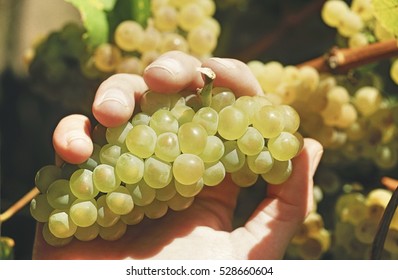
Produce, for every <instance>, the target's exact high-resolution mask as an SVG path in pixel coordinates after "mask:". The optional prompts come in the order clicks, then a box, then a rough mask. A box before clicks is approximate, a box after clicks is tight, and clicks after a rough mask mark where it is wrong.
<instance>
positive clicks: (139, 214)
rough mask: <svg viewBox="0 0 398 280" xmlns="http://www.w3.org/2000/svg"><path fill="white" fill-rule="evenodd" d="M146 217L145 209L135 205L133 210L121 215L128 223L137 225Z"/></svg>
mask: <svg viewBox="0 0 398 280" xmlns="http://www.w3.org/2000/svg"><path fill="white" fill-rule="evenodd" d="M144 217H145V214H144V209H143V208H142V207H141V206H138V205H135V206H134V208H133V210H131V211H130V212H129V213H127V214H126V215H121V216H120V219H121V220H122V221H123V222H124V223H125V224H126V225H136V224H139V223H140V222H141V221H142V220H143V219H144Z"/></svg>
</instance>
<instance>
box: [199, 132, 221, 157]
mask: <svg viewBox="0 0 398 280" xmlns="http://www.w3.org/2000/svg"><path fill="white" fill-rule="evenodd" d="M224 151H225V148H224V143H223V142H222V140H221V139H220V138H219V137H217V136H214V135H210V136H208V137H207V141H206V146H205V148H204V150H203V152H202V153H200V154H199V157H200V158H201V159H202V160H203V162H205V163H209V162H216V161H218V160H220V159H221V157H222V156H223V155H224Z"/></svg>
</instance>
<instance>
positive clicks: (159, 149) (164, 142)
mask: <svg viewBox="0 0 398 280" xmlns="http://www.w3.org/2000/svg"><path fill="white" fill-rule="evenodd" d="M180 154H181V151H180V146H179V143H178V136H177V134H175V133H173V132H164V133H161V134H159V135H158V138H157V141H156V146H155V156H157V157H158V158H159V159H161V160H164V161H167V162H173V161H174V160H175V159H176V157H177V156H179V155H180Z"/></svg>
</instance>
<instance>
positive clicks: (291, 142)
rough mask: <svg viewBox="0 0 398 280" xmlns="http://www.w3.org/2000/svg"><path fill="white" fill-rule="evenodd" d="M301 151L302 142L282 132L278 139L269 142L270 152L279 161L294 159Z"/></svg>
mask: <svg viewBox="0 0 398 280" xmlns="http://www.w3.org/2000/svg"><path fill="white" fill-rule="evenodd" d="M299 149H300V142H299V140H298V139H297V138H296V136H294V135H293V134H291V133H289V132H284V131H282V132H281V133H280V134H279V135H278V136H277V137H274V138H271V139H269V140H268V150H269V151H270V153H271V155H272V157H273V158H275V159H276V160H279V161H286V160H289V159H292V158H293V157H295V156H296V155H297V153H298V152H299Z"/></svg>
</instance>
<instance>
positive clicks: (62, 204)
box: [47, 179, 76, 210]
mask: <svg viewBox="0 0 398 280" xmlns="http://www.w3.org/2000/svg"><path fill="white" fill-rule="evenodd" d="M75 199H76V196H74V194H73V193H72V191H71V189H70V188H69V181H68V180H65V179H58V180H55V181H54V182H53V183H52V184H51V185H50V187H49V188H48V190H47V201H48V203H49V204H50V205H51V207H52V208H54V209H62V210H66V209H69V207H70V206H71V205H72V203H73V201H74V200H75Z"/></svg>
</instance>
